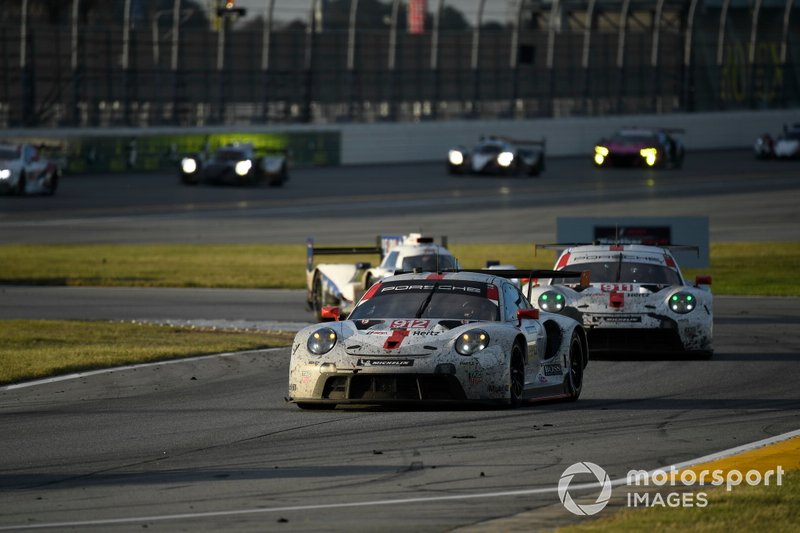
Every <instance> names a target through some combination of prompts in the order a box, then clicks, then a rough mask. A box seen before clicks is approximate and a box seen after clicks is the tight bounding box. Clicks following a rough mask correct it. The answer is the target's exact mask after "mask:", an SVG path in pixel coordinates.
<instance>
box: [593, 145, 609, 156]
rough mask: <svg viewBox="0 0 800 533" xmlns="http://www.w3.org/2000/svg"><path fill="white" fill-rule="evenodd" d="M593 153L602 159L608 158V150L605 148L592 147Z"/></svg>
mask: <svg viewBox="0 0 800 533" xmlns="http://www.w3.org/2000/svg"><path fill="white" fill-rule="evenodd" d="M594 153H595V154H600V155H601V156H603V157H604V158H605V157H608V148H606V147H605V146H595V147H594Z"/></svg>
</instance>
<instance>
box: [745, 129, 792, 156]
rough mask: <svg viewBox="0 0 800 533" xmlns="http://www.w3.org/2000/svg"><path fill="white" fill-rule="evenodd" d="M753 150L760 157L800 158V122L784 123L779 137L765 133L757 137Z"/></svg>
mask: <svg viewBox="0 0 800 533" xmlns="http://www.w3.org/2000/svg"><path fill="white" fill-rule="evenodd" d="M753 151H754V152H755V154H756V157H757V158H759V159H773V158H777V159H797V158H800V123H797V124H793V125H791V126H789V125H787V124H784V125H783V133H782V134H781V135H779V136H778V138H777V139H773V138H772V136H771V135H770V134H769V133H765V134H764V135H762V136H761V137H759V138H758V139H756V143H755V145H754V146H753Z"/></svg>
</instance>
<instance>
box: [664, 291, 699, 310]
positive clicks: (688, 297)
mask: <svg viewBox="0 0 800 533" xmlns="http://www.w3.org/2000/svg"><path fill="white" fill-rule="evenodd" d="M667 305H669V308H670V310H671V311H672V312H674V313H678V314H681V315H685V314H686V313H690V312H691V311H692V310H693V309H694V308H695V307H697V298H695V297H694V295H692V294H690V293H688V292H676V293H675V294H673V295H672V296H670V297H669V300H668V302H667Z"/></svg>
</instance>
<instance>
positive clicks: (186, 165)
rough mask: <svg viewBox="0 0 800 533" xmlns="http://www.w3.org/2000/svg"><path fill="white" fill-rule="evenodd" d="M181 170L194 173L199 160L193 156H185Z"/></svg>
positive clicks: (185, 172)
mask: <svg viewBox="0 0 800 533" xmlns="http://www.w3.org/2000/svg"><path fill="white" fill-rule="evenodd" d="M181 170H182V171H183V173H184V174H193V173H194V172H196V171H197V161H195V160H194V159H192V158H191V157H185V158H183V160H182V161H181Z"/></svg>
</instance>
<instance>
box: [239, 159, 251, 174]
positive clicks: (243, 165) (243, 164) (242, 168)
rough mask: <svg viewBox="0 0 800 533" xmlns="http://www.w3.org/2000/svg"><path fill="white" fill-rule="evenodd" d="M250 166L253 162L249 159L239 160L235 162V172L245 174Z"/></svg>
mask: <svg viewBox="0 0 800 533" xmlns="http://www.w3.org/2000/svg"><path fill="white" fill-rule="evenodd" d="M251 168H253V163H252V162H251V161H250V160H249V159H246V160H244V161H239V162H237V163H236V174H238V175H239V176H246V175H247V173H248V172H250V169H251Z"/></svg>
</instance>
